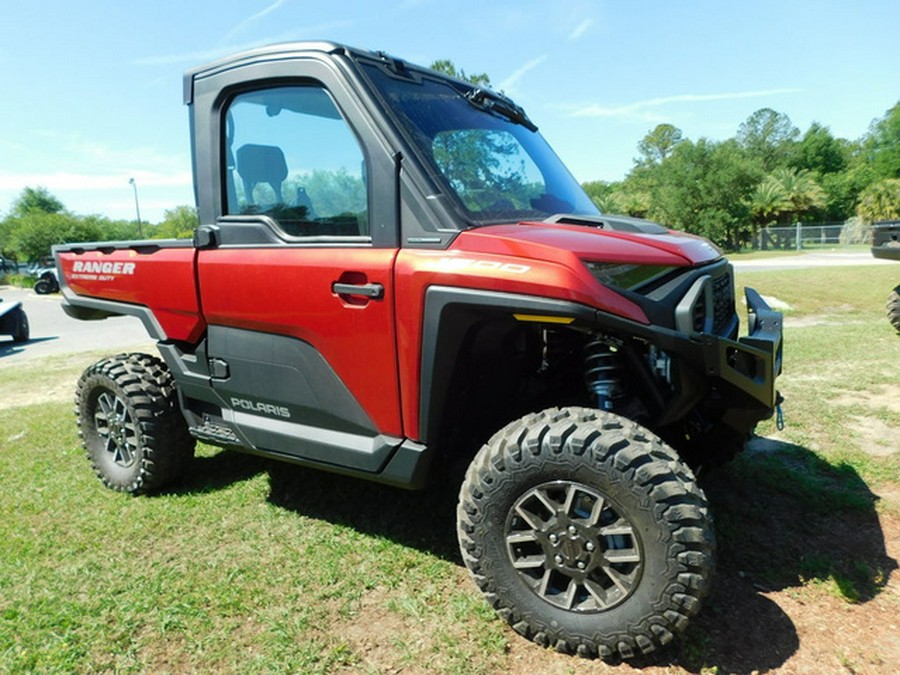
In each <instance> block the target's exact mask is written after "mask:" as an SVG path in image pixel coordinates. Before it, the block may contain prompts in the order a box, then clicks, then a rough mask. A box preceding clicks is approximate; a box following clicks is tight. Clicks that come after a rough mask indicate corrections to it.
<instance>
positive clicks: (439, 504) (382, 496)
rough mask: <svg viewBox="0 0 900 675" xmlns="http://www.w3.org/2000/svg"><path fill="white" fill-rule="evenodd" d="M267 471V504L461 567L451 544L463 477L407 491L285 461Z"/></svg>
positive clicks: (454, 543)
mask: <svg viewBox="0 0 900 675" xmlns="http://www.w3.org/2000/svg"><path fill="white" fill-rule="evenodd" d="M268 470H269V486H270V491H269V502H271V503H272V504H275V505H276V506H279V507H281V508H284V509H287V510H288V511H293V512H296V513H301V514H303V515H304V516H308V517H312V518H319V519H321V520H325V521H328V522H330V523H335V524H340V525H344V526H347V527H351V528H353V529H354V530H356V531H358V532H362V533H365V534H372V535H376V536H379V537H386V538H388V539H390V540H392V541H395V542H397V543H400V544H403V545H404V546H409V547H410V548H415V549H417V550H420V551H426V552H428V553H431V554H433V555H435V556H437V557H439V558H441V559H443V560H447V561H450V562H453V563H455V564H458V565H462V557H461V556H460V553H459V549H458V548H457V542H456V501H457V496H458V493H459V486H460V484H461V482H462V475H459V476H458V477H454V478H451V479H449V480H446V481H441V482H440V483H439V484H436V485H434V486H432V487H431V488H429V489H427V490H416V491H410V490H404V489H401V488H396V487H391V486H388V485H380V484H378V483H372V482H369V481H364V480H360V479H357V478H351V477H348V476H342V475H339V474H333V473H326V472H322V471H317V470H314V469H307V468H305V467H300V466H294V465H290V464H281V463H275V462H273V463H271V464H270V466H269V469H268Z"/></svg>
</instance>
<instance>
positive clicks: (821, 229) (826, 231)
mask: <svg viewBox="0 0 900 675" xmlns="http://www.w3.org/2000/svg"><path fill="white" fill-rule="evenodd" d="M871 241H872V227H871V225H866V224H864V223H861V222H858V221H856V219H851V220H848V221H846V222H844V223H797V224H795V225H790V226H784V227H764V228H761V229H760V230H759V231H758V232H757V233H756V236H754V237H753V248H754V249H755V250H757V251H767V250H768V251H779V250H781V251H806V250H812V249H822V248H835V247H840V246H852V245H854V244H870V243H871Z"/></svg>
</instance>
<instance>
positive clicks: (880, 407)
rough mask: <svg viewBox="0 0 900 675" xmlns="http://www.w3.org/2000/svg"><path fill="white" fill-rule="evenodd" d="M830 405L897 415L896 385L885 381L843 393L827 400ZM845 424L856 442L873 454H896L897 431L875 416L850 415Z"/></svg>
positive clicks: (898, 388)
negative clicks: (876, 385) (867, 389)
mask: <svg viewBox="0 0 900 675" xmlns="http://www.w3.org/2000/svg"><path fill="white" fill-rule="evenodd" d="M829 404H830V405H837V406H845V407H859V406H862V407H865V408H869V409H871V410H873V411H887V412H888V413H890V414H893V415H900V385H898V384H885V385H881V386H879V387H876V388H875V389H873V390H871V391H860V392H853V393H852V394H851V393H847V394H844V395H842V396H839V397H837V398H834V399H831V400H830V401H829ZM847 426H848V428H849V429H850V430H851V431H852V432H853V436H851V438H854V437H855V440H856V445H857V446H858V447H859V448H860V449H861V450H862V451H863V452H866V453H868V454H870V455H874V456H876V457H887V456H889V455H893V454H896V453H900V430H898V429H897V427H896V426H895V425H892V424H889V423H887V422H885V421H884V420H882V419H880V418H878V417H872V416H863V415H850V416H848V417H847Z"/></svg>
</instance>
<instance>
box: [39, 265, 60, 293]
mask: <svg viewBox="0 0 900 675" xmlns="http://www.w3.org/2000/svg"><path fill="white" fill-rule="evenodd" d="M34 274H35V275H36V276H37V278H38V279H37V281H36V282H35V283H34V292H35V293H37V294H38V295H48V294H50V293H56V292H57V291H59V276H58V273H57V271H56V267H46V268H42V269H39V270H37V271H36V272H35V273H34Z"/></svg>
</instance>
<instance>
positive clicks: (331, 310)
mask: <svg viewBox="0 0 900 675" xmlns="http://www.w3.org/2000/svg"><path fill="white" fill-rule="evenodd" d="M222 114H223V115H224V120H225V123H224V124H223V125H221V128H222V134H223V138H222V147H223V148H224V149H223V153H222V154H223V157H224V158H225V162H224V163H225V166H224V167H223V184H224V190H225V198H224V200H223V201H224V202H225V209H224V211H225V213H224V215H223V217H221V218H220V219H219V222H218V227H219V234H218V235H217V238H216V242H215V244H214V245H212V246H210V247H207V248H204V249H202V250H200V251H199V252H198V279H199V285H200V295H201V298H202V306H203V313H204V316H205V318H206V321H207V324H208V326H209V332H208V344H207V352H208V357H209V362H210V370H211V374H212V376H213V386H214V388H215V389H216V390H217V391H218V393H219V395H220V398H221V399H222V401H224V402H225V404H226V405H227V406H228V407H229V408H230V409H229V410H225V411H223V416H224V417H225V418H226V420H228V421H230V422H232V423H233V424H234V425H235V426H236V427H238V428H239V429H240V431H241V432H242V433H243V434H244V436H245V437H247V438H248V439H249V440H250V441H251V442H252V443H253V445H254V446H256V447H257V448H258V449H261V450H266V451H269V452H278V453H283V454H286V455H294V456H297V457H300V458H305V459H310V460H315V461H318V462H326V463H330V464H334V465H338V466H347V467H351V468H354V469H358V470H365V471H378V470H379V469H380V468H381V466H383V463H384V462H385V461H386V459H387V458H388V456H389V455H390V453H391V451H392V450H393V448H395V447H396V446H397V445H398V444H399V443H400V442H401V440H402V439H401V438H400V436H401V435H402V431H401V430H402V424H401V419H400V412H399V410H400V405H399V400H400V396H399V385H398V375H397V353H396V331H395V317H394V297H393V284H392V275H393V264H394V258H395V256H396V254H397V250H396V247H391V246H384V245H383V244H380V245H377V246H376V245H375V244H373V237H372V233H371V229H372V227H371V225H370V216H369V214H370V213H372V212H373V209H372V203H373V200H374V195H372V194H371V190H370V189H369V184H370V182H371V180H370V175H369V174H370V171H369V164H370V162H369V161H367V156H368V154H367V152H366V148H365V146H364V145H363V144H362V143H361V142H360V140H359V137H358V136H357V134H356V133H355V132H354V130H353V128H352V127H351V125H350V124H349V123H348V121H347V120H346V119H345V117H344V116H343V115H342V114H341V112H340V110H339V109H338V106H337V105H336V103H335V100H334V99H333V98H332V96H331V94H330V93H329V92H328V91H327V90H326V89H325V88H324V87H322V86H321V85H318V84H313V83H308V82H307V83H298V84H286V85H280V86H275V87H268V88H263V89H255V90H251V91H243V92H240V93H237V94H236V95H235V96H233V97H232V98H231V99H230V100H229V101H228V102H227V104H226V105H225V107H224V108H223V113H222ZM379 226H383V223H381V224H380V225H379Z"/></svg>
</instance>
